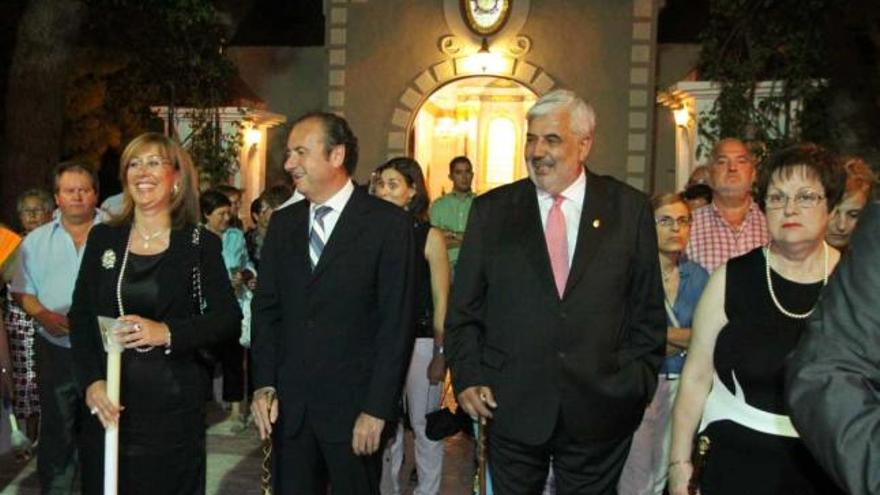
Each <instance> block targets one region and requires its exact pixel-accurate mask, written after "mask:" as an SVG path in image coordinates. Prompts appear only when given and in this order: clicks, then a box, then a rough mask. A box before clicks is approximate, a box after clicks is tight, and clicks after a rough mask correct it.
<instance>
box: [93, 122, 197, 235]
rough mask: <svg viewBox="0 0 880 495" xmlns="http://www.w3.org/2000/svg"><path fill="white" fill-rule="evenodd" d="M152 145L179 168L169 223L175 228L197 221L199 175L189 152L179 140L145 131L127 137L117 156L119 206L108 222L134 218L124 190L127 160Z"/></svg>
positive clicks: (132, 209) (128, 197)
mask: <svg viewBox="0 0 880 495" xmlns="http://www.w3.org/2000/svg"><path fill="white" fill-rule="evenodd" d="M151 146H152V147H156V148H158V150H159V155H160V156H162V157H163V158H166V159H168V161H170V162H171V166H172V167H174V169H175V170H177V171H178V172H179V175H180V178H179V180H178V182H177V188H176V192H175V193H174V194H173V195H172V196H171V224H172V226H173V228H175V229H179V228H181V227H184V226H185V225H188V224H189V225H196V224H198V223H199V176H198V173H197V172H196V167H195V165H193V161H192V158H190V156H189V153H187V152H186V150H185V149H183V147H182V146H180V144H179V143H178V142H177V141H175V140H173V139H171V138H169V137H168V136H165V135H164V134H159V133H157V132H147V133H144V134H141V135H140V136H138V137H136V138H134V139H132V140H131V142H130V143H128V146H126V147H125V150H124V151H123V152H122V157H121V158H120V159H119V181H120V182H122V193H123V196H122V210H121V211H120V212H119V214H118V215H114V216H113V218H112V219H111V220H110V222H109V223H111V224H113V225H122V224H127V223H131V222H132V221H133V220H134V201H133V200H132V199H131V192H130V191H129V190H128V179H127V175H128V164H129V162H130V161H131V160H132V158H134V157H135V156H137V154H138V153H139V152H140V151H141V150H143V149H144V148H146V147H151Z"/></svg>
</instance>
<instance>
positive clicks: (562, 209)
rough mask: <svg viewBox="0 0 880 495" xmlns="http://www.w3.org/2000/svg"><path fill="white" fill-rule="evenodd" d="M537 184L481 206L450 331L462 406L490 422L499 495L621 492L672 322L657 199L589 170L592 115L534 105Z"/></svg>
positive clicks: (576, 102) (582, 109)
mask: <svg viewBox="0 0 880 495" xmlns="http://www.w3.org/2000/svg"><path fill="white" fill-rule="evenodd" d="M527 118H528V133H527V141H526V152H525V155H526V162H527V164H528V169H529V176H530V177H529V179H524V180H521V181H518V182H515V183H513V184H510V185H507V186H504V187H499V188H497V189H495V190H493V191H490V192H488V193H486V194H484V195H482V196H480V197H478V198H477V199H475V200H474V205H473V208H472V209H471V214H470V219H469V221H468V226H467V234H466V235H465V239H464V244H463V245H462V249H461V254H460V257H459V261H458V273H457V274H456V279H455V284H454V286H453V289H452V298H451V300H452V302H451V305H450V311H449V315H448V318H447V322H446V326H447V329H446V332H447V333H446V335H447V336H446V352H447V356H448V361H449V365H450V368H451V370H452V377H453V382H454V385H455V390H456V392H457V394H458V401H459V404H460V405H461V406H462V407H464V409H465V411H467V412H468V414H470V415H471V416H472V417H475V418H476V417H480V418H484V419H489V422H488V437H487V438H488V456H489V464H490V466H491V470H492V482H493V487H494V489H495V493H497V494H499V495H506V494H510V493H522V494H534V493H540V492H541V489H542V487H543V485H544V480H545V478H546V476H547V471H548V466H549V464H550V460H551V458H552V461H553V470H554V475H555V478H556V485H557V493H559V494H560V495H565V494H574V493H577V494H594V493H595V494H599V493H603V494H604V493H615V487H616V485H617V481H618V478H619V477H620V471H621V468H622V466H623V463H624V460H625V458H626V455H627V452H628V450H629V444H630V440H631V437H632V433H633V431H634V430H635V429H636V427H637V426H638V423H639V421H640V420H641V418H642V415H643V412H644V409H645V406H646V404H648V402H649V401H650V399H651V396H652V395H653V392H654V388H655V386H656V376H657V371H658V368H659V367H660V363H661V361H662V359H663V352H664V346H665V341H666V338H665V336H666V321H665V314H664V310H663V288H662V285H661V281H660V269H659V266H658V257H657V240H656V233H655V229H654V217H653V213H652V210H651V207H650V205H649V203H648V200H647V198H646V197H645V196H644V195H643V194H641V193H640V192H638V191H636V190H634V189H632V188H630V187H628V186H626V185H624V184H622V183H620V182H618V181H616V180H614V179H612V178H609V177H603V176H598V175H595V174H593V173H591V172H589V171H587V169H586V168H585V165H584V164H585V162H586V159H587V156H588V155H589V152H590V148H591V146H592V144H593V128H594V124H595V116H594V113H593V110H592V108H591V107H590V106H589V105H588V104H587V103H586V102H584V101H583V100H582V99H580V98H579V97H577V96H576V95H575V94H574V93H572V92H570V91H564V90H559V91H554V92H551V93H549V94H547V95H545V96H543V97H542V98H541V99H539V100H538V102H537V103H536V104H535V105H534V107H532V109H531V110H529V112H528V115H527Z"/></svg>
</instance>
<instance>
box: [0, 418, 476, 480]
mask: <svg viewBox="0 0 880 495" xmlns="http://www.w3.org/2000/svg"><path fill="white" fill-rule="evenodd" d="M209 419H212V420H214V421H216V420H219V419H222V418H221V417H220V413H219V411H217V410H213V411H212V412H211V414H209ZM228 426H229V424H228V423H223V422H220V423H216V424H214V425H213V426H211V427H210V428H209V429H208V488H207V493H208V495H220V494H222V495H247V494H254V495H259V476H260V465H261V463H262V454H261V451H260V442H259V439H258V438H257V436H256V433H255V432H254V431H253V430H248V431H247V432H245V433H239V434H232V433H230V431H229V427H228ZM471 445H472V444H471V440H470V439H469V438H467V437H464V436H462V435H461V434H459V435H456V436H455V437H452V438H450V439H447V441H446V457H445V459H444V465H443V481H442V485H441V493H442V494H443V495H466V494H470V491H469V488H470V486H471V483H472V478H471V477H472V475H473V454H472V451H471V450H472V449H471ZM406 459H407V460H406V462H405V464H404V468H403V470H402V471H403V472H402V473H401V478H402V479H404V480H409V479H410V472H411V471H412V470H413V465H412V441H411V435H407V456H406ZM35 469H36V461H34V460H31V461H30V462H27V463H21V462H17V461H16V460H15V458H14V456H13V455H12V454H6V455H2V456H0V495H7V494H8V495H13V494H16V495H36V494H38V493H39V489H38V488H39V487H38V484H37V477H36V472H35ZM411 493H412V488H411V487H409V488H408V489H407V490H406V491H405V492H404V494H405V495H409V494H411Z"/></svg>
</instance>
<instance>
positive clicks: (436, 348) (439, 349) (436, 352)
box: [434, 344, 443, 356]
mask: <svg viewBox="0 0 880 495" xmlns="http://www.w3.org/2000/svg"><path fill="white" fill-rule="evenodd" d="M434 355H435V356H442V355H443V346H442V345H437V344H434Z"/></svg>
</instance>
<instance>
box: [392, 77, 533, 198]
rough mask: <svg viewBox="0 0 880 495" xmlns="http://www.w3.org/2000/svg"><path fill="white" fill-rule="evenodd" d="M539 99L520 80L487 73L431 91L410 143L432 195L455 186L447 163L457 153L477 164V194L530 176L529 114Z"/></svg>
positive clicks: (420, 111) (418, 114)
mask: <svg viewBox="0 0 880 495" xmlns="http://www.w3.org/2000/svg"><path fill="white" fill-rule="evenodd" d="M535 100H537V96H536V95H535V93H534V92H532V91H531V90H530V89H528V88H527V87H525V86H523V85H522V84H520V83H518V82H516V81H513V80H510V79H503V78H499V77H486V76H478V77H468V78H465V79H459V80H457V81H454V82H452V83H450V84H447V85H445V86H443V87H441V88H440V89H438V90H437V91H435V92H434V93H433V94H431V96H429V97H428V99H427V100H425V102H424V103H423V104H422V106H421V107H420V108H419V111H418V113H417V114H416V118H415V121H414V123H413V126H412V129H411V131H410V141H409V142H410V143H411V150H412V156H413V157H415V159H416V160H418V162H419V163H420V164H421V165H422V167H423V170H424V172H425V180H426V181H427V183H428V192H429V193H430V195H431V199H432V200H433V199H435V198H437V197H439V196H441V195H443V194H444V193H446V192H449V190H450V189H451V188H452V184H451V182H450V181H449V177H448V176H449V161H450V160H451V159H452V158H454V157H456V156H459V155H465V156H467V157H468V158H470V160H471V163H473V164H474V186H473V188H474V191H475V192H477V193H482V192H485V191H488V190H489V189H492V188H494V187H498V186H500V185H503V184H508V183H510V182H513V181H515V180H518V179H521V178H523V177H526V176H527V175H528V171H527V170H526V164H525V159H524V158H523V151H524V147H525V134H526V112H527V111H528V109H529V108H530V107H531V106H532V105H533V104H534V103H535Z"/></svg>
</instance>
